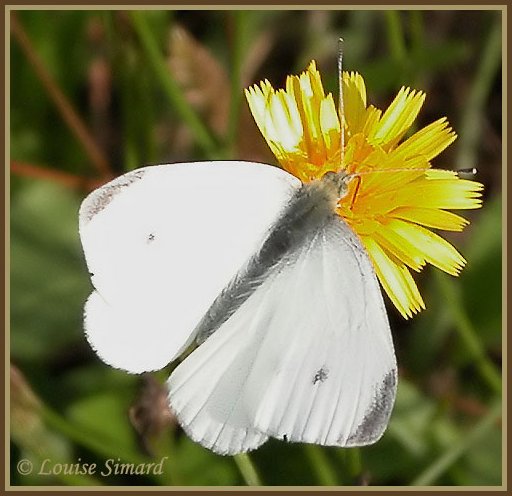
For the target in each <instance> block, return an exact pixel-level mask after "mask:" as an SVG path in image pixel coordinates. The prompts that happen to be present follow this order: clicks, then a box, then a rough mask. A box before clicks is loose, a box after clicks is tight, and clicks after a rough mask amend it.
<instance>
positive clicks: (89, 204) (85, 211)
mask: <svg viewBox="0 0 512 496" xmlns="http://www.w3.org/2000/svg"><path fill="white" fill-rule="evenodd" d="M145 173H146V171H144V170H137V171H134V172H130V173H128V174H125V175H124V176H121V177H118V178H117V179H114V180H113V181H111V182H110V183H107V184H105V186H103V187H101V188H99V189H97V190H96V191H93V192H92V193H91V194H90V195H89V196H88V198H87V200H86V201H85V203H84V204H83V206H82V211H81V214H82V216H83V218H84V219H85V221H86V222H90V221H91V220H92V218H93V217H94V216H95V215H97V214H99V213H100V212H101V211H102V210H104V209H105V208H106V207H107V205H108V204H109V203H110V202H111V201H112V200H113V198H114V197H115V196H116V195H117V194H119V193H120V192H121V191H123V190H124V189H126V188H127V187H129V186H131V185H132V184H134V183H135V182H137V181H139V180H140V179H142V177H143V176H144V174H145Z"/></svg>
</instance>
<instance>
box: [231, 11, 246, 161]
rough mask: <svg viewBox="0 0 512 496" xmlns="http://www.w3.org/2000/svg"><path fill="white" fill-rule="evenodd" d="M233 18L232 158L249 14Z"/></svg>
mask: <svg viewBox="0 0 512 496" xmlns="http://www.w3.org/2000/svg"><path fill="white" fill-rule="evenodd" d="M230 15H231V16H232V17H231V18H232V26H233V33H232V37H231V71H230V79H231V106H230V109H229V128H228V136H227V145H228V148H229V154H230V157H232V156H233V154H234V147H235V144H236V140H237V134H238V124H239V118H240V106H241V103H242V96H243V91H242V80H241V76H242V60H243V34H244V32H245V30H246V25H247V12H245V11H243V10H237V11H234V12H232V13H231V14H230Z"/></svg>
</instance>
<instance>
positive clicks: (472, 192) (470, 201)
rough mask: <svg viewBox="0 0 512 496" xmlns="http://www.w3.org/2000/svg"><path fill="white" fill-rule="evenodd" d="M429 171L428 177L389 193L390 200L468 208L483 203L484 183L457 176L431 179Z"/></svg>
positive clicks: (425, 205) (451, 208)
mask: <svg viewBox="0 0 512 496" xmlns="http://www.w3.org/2000/svg"><path fill="white" fill-rule="evenodd" d="M429 173H430V171H429V172H428V173H427V177H426V178H420V179H417V180H416V181H413V182H411V183H409V185H408V186H407V188H403V189H401V190H399V191H396V192H394V193H386V194H385V195H388V200H389V201H390V202H395V204H396V205H397V206H398V205H403V206H415V207H420V208H421V207H426V208H442V209H448V210H466V209H472V208H478V207H480V206H481V205H482V200H481V190H482V189H483V185H482V184H480V183H477V182H475V181H468V180H465V179H458V178H457V177H452V178H447V179H429V177H431V176H428V174H429ZM385 195H382V197H380V198H379V201H386V199H385V198H383V197H384V196H385Z"/></svg>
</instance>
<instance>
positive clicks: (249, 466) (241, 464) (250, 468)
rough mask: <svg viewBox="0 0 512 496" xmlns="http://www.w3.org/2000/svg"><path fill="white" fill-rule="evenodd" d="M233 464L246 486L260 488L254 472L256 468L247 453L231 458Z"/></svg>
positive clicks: (256, 473) (259, 482) (256, 474)
mask: <svg viewBox="0 0 512 496" xmlns="http://www.w3.org/2000/svg"><path fill="white" fill-rule="evenodd" d="M233 459H234V460H235V463H236V465H237V467H238V470H240V473H241V474H242V477H243V479H244V481H245V483H246V484H247V485H248V486H261V485H262V484H261V480H260V478H259V476H258V472H256V468H255V467H254V464H253V463H252V460H251V459H250V458H249V455H248V454H247V453H239V454H238V455H235V456H234V457H233Z"/></svg>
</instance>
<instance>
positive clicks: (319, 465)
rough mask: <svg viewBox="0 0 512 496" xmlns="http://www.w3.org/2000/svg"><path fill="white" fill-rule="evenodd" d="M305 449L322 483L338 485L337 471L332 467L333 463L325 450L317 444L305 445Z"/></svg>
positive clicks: (324, 484)
mask: <svg viewBox="0 0 512 496" xmlns="http://www.w3.org/2000/svg"><path fill="white" fill-rule="evenodd" d="M304 450H305V451H306V454H307V456H308V458H309V461H310V462H311V466H312V468H313V470H314V471H315V473H316V476H317V479H318V482H319V483H320V485H322V486H337V485H338V479H337V477H336V473H335V471H334V470H333V469H332V467H331V463H330V462H329V459H328V458H327V456H326V455H325V451H324V450H323V449H322V448H321V447H319V446H317V445H315V444H306V445H304Z"/></svg>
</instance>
